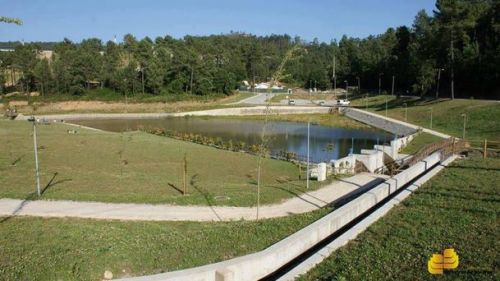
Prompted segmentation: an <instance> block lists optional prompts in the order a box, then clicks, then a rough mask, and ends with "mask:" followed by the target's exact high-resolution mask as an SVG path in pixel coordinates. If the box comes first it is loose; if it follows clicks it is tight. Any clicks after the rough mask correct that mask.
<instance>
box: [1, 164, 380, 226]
mask: <svg viewBox="0 0 500 281" xmlns="http://www.w3.org/2000/svg"><path fill="white" fill-rule="evenodd" d="M385 178H386V176H383V175H376V174H369V173H361V174H358V175H355V176H353V177H350V178H345V179H341V180H339V181H336V182H334V183H331V184H330V185H328V186H326V187H323V188H321V189H319V190H316V191H312V192H308V193H304V194H301V195H298V196H297V197H294V198H292V199H288V200H286V201H284V202H283V203H280V204H274V205H264V206H261V208H260V213H259V218H274V217H284V216H288V215H290V214H298V213H305V212H310V211H313V210H316V209H318V208H321V207H324V206H326V205H327V204H331V203H335V202H339V201H342V200H344V199H345V198H346V197H348V196H351V195H352V194H353V193H357V192H360V191H363V190H366V188H367V187H371V186H374V185H376V184H379V183H381V182H382V181H383V180H384V179H385ZM0 216H38V217H76V218H92V219H117V220H136V221H231V220H239V219H245V220H255V219H256V208H255V207H223V206H221V207H217V206H213V207H210V206H174V205H150V204H122V203H100V202H76V201H49V200H37V201H28V200H20V199H8V198H3V199H0Z"/></svg>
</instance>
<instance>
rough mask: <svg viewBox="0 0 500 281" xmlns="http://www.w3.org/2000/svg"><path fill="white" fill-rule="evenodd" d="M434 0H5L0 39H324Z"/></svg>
mask: <svg viewBox="0 0 500 281" xmlns="http://www.w3.org/2000/svg"><path fill="white" fill-rule="evenodd" d="M434 4H435V0H252V1H244V0H182V1H180V0H0V7H1V10H0V15H1V16H9V17H17V18H20V19H22V20H23V22H24V24H23V25H22V26H16V25H11V24H2V23H0V41H18V40H19V41H21V40H24V41H26V42H30V41H61V40H62V39H64V38H69V39H70V40H72V41H76V42H79V41H81V40H82V39H85V38H90V37H97V38H100V39H102V40H103V41H108V40H112V39H113V37H114V36H115V35H116V37H117V38H118V41H121V39H122V38H123V36H124V35H125V34H127V33H131V34H133V35H134V36H136V37H137V38H139V39H140V38H143V37H145V36H149V37H150V38H153V39H154V38H155V37H157V36H165V35H170V36H173V37H175V38H181V37H183V36H185V35H210V34H223V33H229V32H230V31H235V32H236V31H238V32H246V33H252V34H256V35H270V34H284V33H286V34H289V35H291V36H292V37H293V36H300V37H301V38H303V39H305V40H308V41H311V40H313V39H314V38H318V39H319V40H320V41H322V42H330V41H331V40H333V39H337V40H338V39H340V38H341V37H342V35H344V34H346V35H348V36H350V37H366V36H368V35H375V34H380V33H383V32H384V31H385V30H386V29H387V28H389V27H397V26H401V25H408V26H411V24H412V22H413V19H414V17H415V15H416V14H417V12H418V11H419V10H422V9H425V10H426V11H427V12H428V13H429V14H432V10H433V8H434Z"/></svg>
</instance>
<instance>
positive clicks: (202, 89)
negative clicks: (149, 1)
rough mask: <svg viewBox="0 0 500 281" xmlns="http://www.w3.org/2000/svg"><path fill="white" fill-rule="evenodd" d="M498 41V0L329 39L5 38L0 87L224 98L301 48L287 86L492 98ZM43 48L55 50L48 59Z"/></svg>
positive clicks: (439, 7) (453, 2) (452, 3)
mask: <svg viewBox="0 0 500 281" xmlns="http://www.w3.org/2000/svg"><path fill="white" fill-rule="evenodd" d="M165 29H166V31H168V28H167V27H166V28H165ZM499 40H500V1H498V0H437V2H436V6H435V9H434V11H433V13H432V14H431V15H429V14H428V13H427V12H426V11H425V10H422V11H420V12H418V14H417V15H416V16H415V18H414V21H413V24H412V25H411V26H399V27H394V28H392V27H391V28H388V29H387V30H386V31H385V32H384V33H383V34H379V35H372V36H368V37H366V38H352V37H349V36H346V35H344V36H343V37H342V38H341V39H340V40H338V41H337V40H332V41H331V42H319V40H317V39H315V40H313V41H311V42H307V41H305V40H303V39H301V38H300V37H292V36H290V35H286V34H285V35H268V36H257V35H252V34H247V33H242V32H230V33H228V34H222V35H211V36H185V37H184V38H173V37H171V36H168V35H167V36H164V37H157V38H155V39H151V38H149V37H145V38H142V39H138V38H136V37H134V36H133V35H132V34H127V35H125V36H124V38H123V40H121V41H116V40H110V41H108V42H103V41H102V40H101V39H97V38H89V39H85V40H82V41H81V42H72V41H70V40H69V39H64V40H62V41H61V42H47V43H43V42H38V43H23V44H21V43H20V42H3V43H0V46H1V47H2V48H4V49H5V48H12V49H13V51H2V52H0V73H3V74H4V75H0V86H1V89H0V91H1V92H2V93H8V92H12V91H19V92H32V91H38V92H39V93H40V95H42V96H51V95H76V96H79V95H85V93H86V92H87V91H88V90H90V89H95V88H104V89H108V90H111V91H114V92H117V93H121V94H128V95H134V94H145V95H179V94H190V95H211V94H215V93H219V94H225V95H230V94H232V93H233V92H234V91H235V90H236V89H237V88H238V86H240V85H241V82H242V81H243V80H247V81H248V82H249V83H250V84H253V83H256V82H263V81H267V80H268V79H269V77H271V76H272V75H273V73H274V72H275V71H276V69H277V68H278V66H279V64H280V63H281V61H282V59H283V57H284V56H285V54H286V52H287V51H288V50H289V49H290V48H292V47H297V46H298V47H300V48H302V49H303V52H300V55H298V56H296V57H294V58H293V59H291V60H290V61H289V62H288V63H287V65H286V67H285V73H286V75H285V76H284V77H283V79H282V81H280V82H282V83H284V84H285V85H287V86H288V87H303V88H310V87H316V88H318V89H319V90H327V89H332V88H334V87H336V88H345V87H346V84H348V85H352V86H358V85H359V86H360V88H361V90H362V92H374V93H378V91H379V89H380V91H381V92H387V93H390V92H391V91H392V81H393V79H394V91H395V93H396V94H398V95H403V94H405V95H406V94H411V95H418V96H425V97H437V96H438V95H439V97H446V98H486V99H499V98H500V77H499V73H500V71H499V70H500V41H499ZM42 50H51V51H53V52H52V53H51V55H50V56H49V57H47V56H42V55H41V51H42ZM334 69H335V71H334ZM8 81H15V83H8ZM438 87H439V91H437V90H438Z"/></svg>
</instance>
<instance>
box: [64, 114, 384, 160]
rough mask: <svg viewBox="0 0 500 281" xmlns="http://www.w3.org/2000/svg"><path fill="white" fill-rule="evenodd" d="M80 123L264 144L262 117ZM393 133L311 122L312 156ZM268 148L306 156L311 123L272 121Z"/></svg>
mask: <svg viewBox="0 0 500 281" xmlns="http://www.w3.org/2000/svg"><path fill="white" fill-rule="evenodd" d="M72 123H76V124H79V125H84V126H88V127H93V128H97V129H101V130H105V131H113V132H123V131H134V130H139V129H141V128H148V129H154V128H162V129H164V130H166V131H168V130H170V131H174V132H179V133H193V134H200V135H203V136H207V137H212V138H221V139H222V140H224V141H229V140H232V142H233V143H236V142H244V143H246V144H247V145H254V144H255V145H260V143H261V135H262V128H263V126H264V124H265V122H264V121H261V120H244V119H232V118H200V117H178V118H163V119H100V120H80V121H73V122H72ZM392 138H393V136H391V135H390V134H388V133H385V132H384V131H381V130H378V129H371V128H370V129H367V128H365V129H343V128H334V127H328V126H321V125H315V124H311V127H310V159H311V161H312V162H316V163H319V162H329V161H330V160H332V159H339V158H342V157H345V156H347V155H349V153H350V151H351V147H352V145H353V144H354V153H359V152H360V150H361V149H373V145H375V144H377V139H378V141H379V143H380V144H382V143H384V142H389V141H390V140H391V139H392ZM266 139H267V148H268V150H269V151H270V152H271V154H272V155H279V154H282V153H283V152H291V153H295V154H296V155H298V157H299V158H300V159H305V156H306V154H307V123H296V122H283V121H270V122H268V125H267V127H266Z"/></svg>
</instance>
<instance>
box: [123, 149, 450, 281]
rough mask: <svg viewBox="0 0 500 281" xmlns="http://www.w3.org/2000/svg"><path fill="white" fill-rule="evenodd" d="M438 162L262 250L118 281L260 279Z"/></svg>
mask: <svg viewBox="0 0 500 281" xmlns="http://www.w3.org/2000/svg"><path fill="white" fill-rule="evenodd" d="M440 160H441V154H440V153H434V154H432V155H430V156H429V157H427V158H425V159H424V160H423V161H420V162H418V163H416V164H415V165H414V166H412V167H410V168H408V169H407V170H405V171H403V172H401V173H399V174H398V175H396V176H395V177H393V178H391V179H389V180H387V181H385V182H383V183H381V184H379V185H377V186H375V187H374V188H373V189H371V190H369V191H367V192H366V193H364V194H362V195H360V196H359V197H358V198H356V199H354V200H352V201H351V202H349V203H347V204H345V205H344V206H342V207H340V208H339V209H337V210H335V211H333V212H332V213H330V214H328V215H326V216H325V217H323V218H321V219H319V220H318V221H316V222H314V223H312V224H310V225H309V226H307V227H305V228H303V229H301V230H299V231H298V232H296V233H294V234H292V235H290V236H288V237H287V238H285V239H283V240H281V241H279V242H278V243H276V244H274V245H272V246H270V247H268V248H267V249H265V250H263V251H260V252H257V253H254V254H250V255H246V256H242V257H238V258H234V259H231V260H227V261H223V262H219V263H214V264H209V265H205V266H201V267H196V268H191V269H186V270H179V271H174V272H168V273H162V274H157V275H151V276H143V277H135V278H127V279H122V280H128V281H145V280H152V281H160V280H162V281H163V280H186V281H187V280H200V281H201V280H207V281H215V280H224V281H229V280H231V281H232V280H242V281H244V280H258V279H261V278H263V277H265V276H267V275H269V274H270V273H272V272H274V271H276V270H277V269H278V268H280V267H281V266H283V265H285V264H287V263H288V262H290V261H291V260H293V259H294V258H295V257H297V256H299V255H300V254H302V253H303V252H304V251H306V250H308V249H310V248H311V247H312V246H314V245H316V244H317V243H318V242H320V241H322V240H323V239H325V238H327V237H328V236H329V235H331V234H332V233H334V232H335V231H337V230H339V229H340V228H341V227H343V226H345V225H346V224H348V223H349V222H351V221H352V220H354V219H356V218H357V217H358V216H360V215H361V214H363V213H364V212H366V211H367V210H369V209H370V208H372V207H373V206H375V205H376V204H377V203H379V202H381V201H382V200H384V199H385V198H387V197H388V196H389V195H390V194H392V193H393V192H394V191H396V190H397V189H398V188H400V187H401V186H403V185H404V184H406V183H408V182H410V181H411V180H412V179H414V178H415V177H417V176H419V175H420V174H422V173H424V172H425V171H426V170H428V169H429V168H430V167H432V166H433V165H435V164H437V163H439V162H440Z"/></svg>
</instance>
